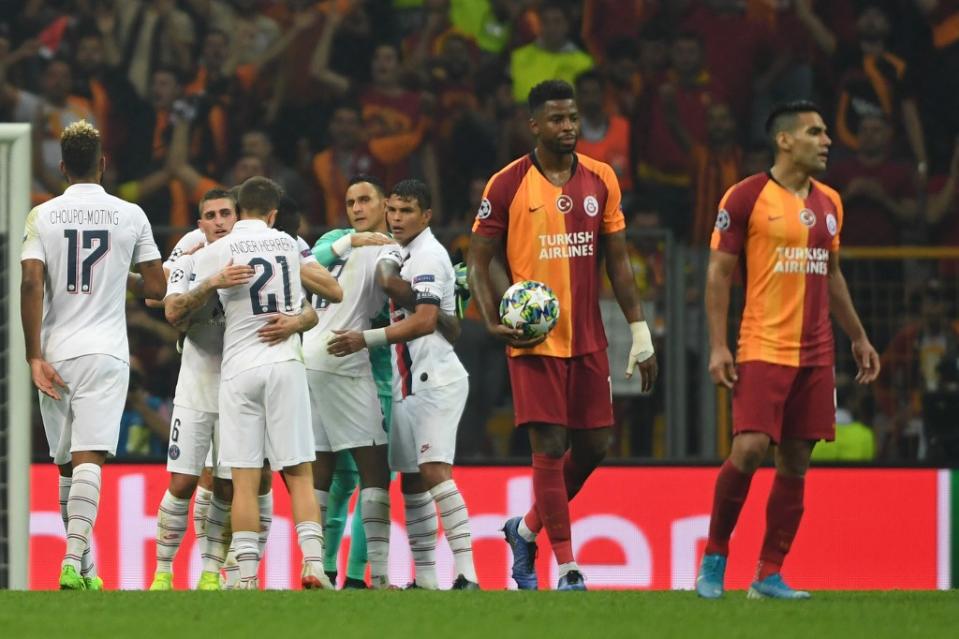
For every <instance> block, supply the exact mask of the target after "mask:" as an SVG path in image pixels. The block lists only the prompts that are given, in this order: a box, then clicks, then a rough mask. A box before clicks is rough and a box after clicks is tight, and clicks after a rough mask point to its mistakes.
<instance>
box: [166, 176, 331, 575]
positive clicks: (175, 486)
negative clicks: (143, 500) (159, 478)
mask: <svg viewBox="0 0 959 639" xmlns="http://www.w3.org/2000/svg"><path fill="white" fill-rule="evenodd" d="M236 192H237V190H236V189H235V188H234V189H230V190H224V189H219V188H216V189H211V190H210V191H208V192H207V193H206V194H205V195H204V197H203V198H202V200H201V202H200V206H199V213H200V218H199V221H198V226H199V228H198V229H195V230H194V231H191V232H189V233H187V234H186V235H184V236H183V238H181V240H180V241H179V242H178V243H177V245H176V246H175V247H174V249H173V251H172V253H171V255H170V257H169V258H168V259H167V261H166V262H164V269H165V270H167V269H168V271H167V274H168V277H169V280H170V281H169V286H168V290H167V297H166V299H165V306H166V316H167V319H168V320H169V321H170V323H171V324H173V325H174V326H178V327H180V328H183V329H184V330H185V331H186V332H187V335H186V338H185V340H184V347H183V361H182V363H181V373H180V379H179V380H178V384H177V396H176V397H175V398H174V415H173V418H172V420H173V423H172V424H171V429H170V443H169V447H168V457H169V461H168V463H167V467H168V469H169V470H170V471H171V485H170V488H169V490H168V493H167V494H165V495H164V498H163V501H161V504H160V507H159V512H158V514H157V538H156V539H157V542H156V553H157V567H156V573H155V576H154V580H153V583H152V584H151V586H150V590H170V589H172V572H171V564H172V561H173V558H174V556H175V554H176V551H177V550H178V549H179V545H180V543H181V542H182V539H183V532H184V531H185V528H186V514H187V510H188V507H189V504H188V500H189V497H190V491H191V490H192V488H193V487H195V486H196V485H197V479H196V475H197V474H198V473H200V469H201V467H203V466H205V467H206V468H204V469H203V473H202V475H201V476H200V480H199V482H200V487H199V489H198V490H197V493H196V494H197V498H196V504H195V505H194V528H195V531H196V535H197V540H198V543H200V544H201V546H200V547H201V552H202V558H203V570H202V573H201V575H200V580H199V583H198V584H197V589H198V590H219V589H220V588H221V579H220V568H221V567H222V568H223V569H224V572H225V580H222V586H223V587H225V588H231V587H233V586H235V585H236V583H237V581H238V579H239V566H238V565H237V562H236V558H235V552H234V548H233V545H232V544H231V534H232V532H231V521H230V511H231V501H232V494H233V486H232V482H231V477H232V475H231V472H230V469H229V468H227V467H225V466H223V465H220V464H214V461H213V459H214V457H215V456H214V451H215V448H216V445H215V444H216V438H215V437H214V432H215V431H216V424H217V422H218V414H217V410H218V409H217V403H218V394H219V379H220V360H221V355H222V345H223V309H222V307H221V306H220V305H219V302H218V300H217V299H216V298H213V297H212V296H211V295H210V293H211V292H212V291H213V290H215V289H217V288H222V287H224V286H227V287H228V286H233V285H237V284H240V283H245V282H246V280H245V279H243V275H242V273H243V272H244V271H247V272H248V271H249V269H248V268H247V267H243V266H236V267H228V268H227V269H224V273H223V276H224V277H223V278H220V279H215V278H210V279H209V280H208V281H205V282H200V281H198V279H197V278H196V273H195V265H196V261H197V260H198V259H200V256H201V255H202V253H203V250H204V249H203V247H204V246H207V245H209V244H212V243H213V242H215V241H216V240H217V239H219V238H222V237H224V236H225V235H227V234H228V233H229V232H230V230H231V229H232V228H233V225H234V223H235V222H236V199H235V198H236ZM303 244H304V245H305V242H303ZM198 249H199V252H198ZM300 253H301V256H300V264H301V267H302V268H303V269H304V271H305V272H308V273H310V274H311V276H310V281H309V282H308V284H309V286H310V287H314V288H315V287H317V286H320V287H325V286H329V284H330V283H331V282H333V278H332V276H331V275H329V273H327V272H326V271H325V270H324V269H322V268H320V267H319V265H318V264H317V263H316V259H315V258H314V257H313V255H312V253H311V252H310V251H309V247H306V248H305V249H304V250H301V251H300ZM314 270H315V271H318V273H314V272H313V271H314ZM320 290H326V289H325V288H321V289H320ZM188 293H189V294H188ZM211 298H212V299H211ZM315 321H316V314H315V312H314V311H313V310H312V308H307V312H306V313H303V314H300V315H297V316H294V317H289V316H286V315H282V314H278V315H276V316H274V317H272V318H271V319H270V320H269V322H268V323H267V324H266V325H265V326H264V327H263V328H262V329H261V330H260V332H259V335H260V339H261V340H263V341H265V342H267V343H275V342H279V341H282V340H285V339H286V338H287V337H289V336H290V335H292V334H293V333H298V332H303V331H305V330H306V328H307V327H308V326H312V325H313V323H315ZM198 340H202V342H203V343H202V345H201V344H199V342H198ZM200 388H205V390H203V391H200V390H198V389H200ZM197 407H200V408H199V409H197ZM204 451H205V455H206V459H205V461H204V459H203V455H204ZM210 467H215V474H216V477H215V479H212V483H213V485H212V488H213V490H212V492H211V491H209V490H204V488H205V486H204V476H205V475H210V471H209V469H210ZM263 469H264V472H263V473H262V475H261V480H260V486H259V490H258V497H257V503H258V506H259V514H260V534H259V550H260V553H261V554H262V553H263V550H264V548H265V546H266V542H267V536H268V534H269V529H270V525H271V523H272V519H273V493H272V485H271V484H272V481H271V480H272V473H271V472H270V469H269V465H268V464H264V467H263ZM204 493H205V494H204Z"/></svg>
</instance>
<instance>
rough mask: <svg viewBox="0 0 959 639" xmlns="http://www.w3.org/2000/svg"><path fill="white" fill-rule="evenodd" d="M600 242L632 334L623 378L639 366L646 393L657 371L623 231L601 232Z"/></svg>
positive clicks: (617, 296)
mask: <svg viewBox="0 0 959 639" xmlns="http://www.w3.org/2000/svg"><path fill="white" fill-rule="evenodd" d="M601 241H602V242H603V253H604V255H605V256H606V274H607V275H608V276H609V282H610V284H612V286H613V294H614V295H615V296H616V301H617V302H619V308H620V309H622V311H623V315H624V316H625V317H626V321H627V322H628V323H629V328H630V331H631V332H632V334H633V345H632V347H631V348H630V350H629V359H628V361H627V362H626V377H627V378H629V377H632V376H633V371H634V370H635V369H636V367H637V366H638V367H639V375H640V380H641V382H642V389H643V392H648V391H650V390H652V388H653V384H654V383H655V382H656V376H657V374H658V373H659V371H658V367H657V362H656V355H655V353H654V352H653V342H652V339H651V337H650V334H649V327H648V326H647V325H646V318H645V317H644V316H643V307H642V305H641V304H640V303H639V293H638V291H637V290H636V279H635V278H634V277H633V266H632V264H631V263H630V261H629V248H628V247H627V244H626V232H625V231H618V232H616V233H609V234H606V235H603V236H602V240H601Z"/></svg>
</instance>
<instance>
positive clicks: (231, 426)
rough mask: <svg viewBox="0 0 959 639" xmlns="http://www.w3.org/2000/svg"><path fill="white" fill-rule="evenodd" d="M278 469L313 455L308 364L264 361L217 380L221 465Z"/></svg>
mask: <svg viewBox="0 0 959 639" xmlns="http://www.w3.org/2000/svg"><path fill="white" fill-rule="evenodd" d="M266 450H269V453H268V454H269V455H270V465H271V466H272V467H273V468H275V469H277V470H280V469H283V468H287V467H289V466H295V465H297V464H302V463H304V462H311V461H313V460H314V459H316V451H315V450H314V445H313V427H312V424H311V422H310V396H309V390H308V388H307V383H306V368H304V366H303V363H302V362H297V361H293V360H290V361H286V362H278V363H275V364H264V365H263V366H257V367H256V368H251V369H250V370H247V371H243V372H242V373H240V374H239V375H237V376H236V377H233V378H232V379H228V380H221V381H220V447H219V451H220V464H221V465H223V466H229V467H231V468H260V467H261V466H263V458H264V456H265V455H266V454H267V453H265V451H266Z"/></svg>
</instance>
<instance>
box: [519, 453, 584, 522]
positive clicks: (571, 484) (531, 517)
mask: <svg viewBox="0 0 959 639" xmlns="http://www.w3.org/2000/svg"><path fill="white" fill-rule="evenodd" d="M594 470H595V468H582V467H580V466H579V465H578V464H577V463H576V462H575V461H573V455H572V451H569V450H567V451H566V454H565V455H563V480H564V482H565V484H566V501H567V503H568V502H571V501H573V497H575V496H576V495H577V493H579V491H580V489H581V488H582V487H583V484H584V483H586V478H587V477H589V476H590V475H591V474H592V473H593V471H594ZM534 481H535V479H534ZM534 492H535V488H534ZM524 520H525V522H526V526H527V527H528V528H529V529H530V530H531V531H533V532H534V533H538V532H539V531H540V530H542V529H543V522H542V521H540V518H539V514H537V512H536V505H535V504H534V505H533V507H532V508H530V509H529V512H528V513H526V517H525V518H524Z"/></svg>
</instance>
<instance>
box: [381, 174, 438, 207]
mask: <svg viewBox="0 0 959 639" xmlns="http://www.w3.org/2000/svg"><path fill="white" fill-rule="evenodd" d="M390 195H391V196H392V195H395V196H396V197H398V198H400V199H403V200H416V203H417V204H418V205H419V207H420V210H421V211H425V210H427V209H428V208H430V207H431V206H432V205H433V199H432V197H431V196H430V187H428V186H426V182H423V181H422V180H415V179H411V180H402V181H400V182H397V183H396V185H395V186H394V187H393V190H392V191H390Z"/></svg>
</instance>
